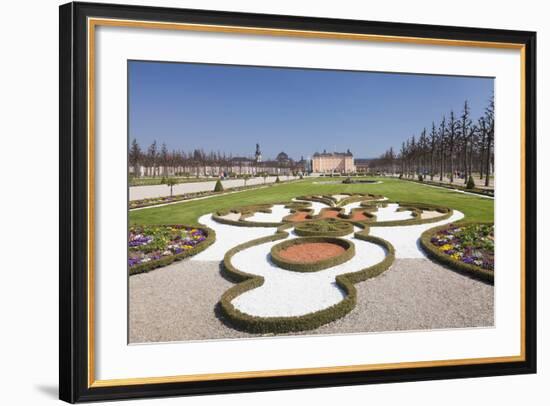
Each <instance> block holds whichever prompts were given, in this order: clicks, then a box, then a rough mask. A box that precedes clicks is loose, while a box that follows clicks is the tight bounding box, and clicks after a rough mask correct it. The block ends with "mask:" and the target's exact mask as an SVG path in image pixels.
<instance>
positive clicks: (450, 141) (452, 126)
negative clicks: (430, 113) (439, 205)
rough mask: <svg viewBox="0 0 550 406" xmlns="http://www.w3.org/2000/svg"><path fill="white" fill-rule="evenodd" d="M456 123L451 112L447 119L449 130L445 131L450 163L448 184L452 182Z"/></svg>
mask: <svg viewBox="0 0 550 406" xmlns="http://www.w3.org/2000/svg"><path fill="white" fill-rule="evenodd" d="M458 125H459V123H458V121H456V119H455V114H454V112H453V111H452V110H451V115H450V117H449V128H448V129H447V145H448V146H449V161H450V172H451V177H450V179H449V180H450V182H451V183H453V182H454V171H455V167H454V153H455V145H456V137H457V133H458Z"/></svg>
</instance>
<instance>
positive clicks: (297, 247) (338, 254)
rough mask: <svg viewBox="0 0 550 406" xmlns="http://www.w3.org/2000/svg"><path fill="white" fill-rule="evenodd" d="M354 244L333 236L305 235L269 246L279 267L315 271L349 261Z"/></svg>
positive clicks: (352, 253) (272, 258)
mask: <svg viewBox="0 0 550 406" xmlns="http://www.w3.org/2000/svg"><path fill="white" fill-rule="evenodd" d="M354 255H355V245H354V244H353V243H352V242H351V241H348V240H344V239H341V238H335V237H305V238H295V239H292V240H286V241H283V242H281V243H279V244H276V245H274V246H273V247H272V248H271V260H272V261H273V263H274V264H276V265H277V266H279V267H280V268H283V269H287V270H289V271H296V272H316V271H320V270H322V269H326V268H330V267H333V266H336V265H340V264H342V263H344V262H346V261H349V260H350V259H351V258H352V257H353V256H354Z"/></svg>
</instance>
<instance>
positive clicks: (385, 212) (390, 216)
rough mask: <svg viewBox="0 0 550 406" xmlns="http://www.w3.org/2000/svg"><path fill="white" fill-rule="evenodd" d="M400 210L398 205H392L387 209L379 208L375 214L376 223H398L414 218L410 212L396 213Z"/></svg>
mask: <svg viewBox="0 0 550 406" xmlns="http://www.w3.org/2000/svg"><path fill="white" fill-rule="evenodd" d="M398 208H399V205H398V204H397V203H390V204H388V205H387V206H386V207H379V208H378V210H376V211H375V212H373V214H374V215H376V221H397V220H408V219H411V218H412V212H411V211H410V210H405V211H396V210H397V209H398Z"/></svg>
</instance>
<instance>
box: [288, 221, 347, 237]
mask: <svg viewBox="0 0 550 406" xmlns="http://www.w3.org/2000/svg"><path fill="white" fill-rule="evenodd" d="M294 231H295V232H296V234H297V235H299V236H301V237H312V236H320V235H326V236H331V237H342V236H344V235H348V234H351V233H353V225H352V224H351V223H348V222H347V221H340V220H336V219H326V220H320V221H308V222H305V223H301V224H297V225H296V226H295V227H294Z"/></svg>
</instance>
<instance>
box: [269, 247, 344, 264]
mask: <svg viewBox="0 0 550 406" xmlns="http://www.w3.org/2000/svg"><path fill="white" fill-rule="evenodd" d="M344 251H345V249H344V247H341V246H339V245H337V244H332V243H329V242H312V243H304V244H296V245H292V246H290V247H288V248H287V249H284V250H282V251H280V252H279V255H280V256H281V257H282V258H284V259H286V260H287V261H292V262H301V263H311V262H317V261H321V260H323V259H327V258H332V257H335V256H337V255H340V254H342V253H344Z"/></svg>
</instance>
